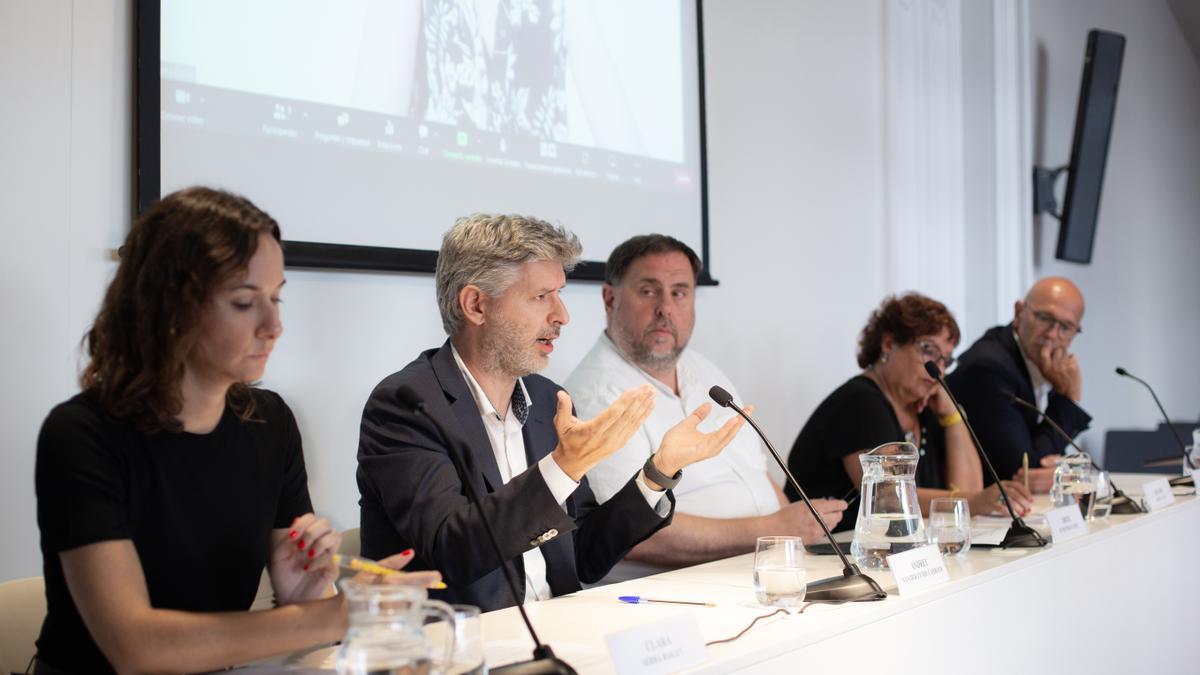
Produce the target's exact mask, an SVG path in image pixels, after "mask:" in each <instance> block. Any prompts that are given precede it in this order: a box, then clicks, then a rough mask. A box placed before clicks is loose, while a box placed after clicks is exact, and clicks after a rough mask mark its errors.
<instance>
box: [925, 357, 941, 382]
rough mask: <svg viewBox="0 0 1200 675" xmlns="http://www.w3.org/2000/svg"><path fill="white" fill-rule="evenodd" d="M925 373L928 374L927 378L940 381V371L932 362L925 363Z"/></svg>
mask: <svg viewBox="0 0 1200 675" xmlns="http://www.w3.org/2000/svg"><path fill="white" fill-rule="evenodd" d="M925 372H927V373H929V376H930V377H932V378H933V379H935V380H940V379H942V371H940V370H938V367H937V364H936V363H934V362H933V361H926V362H925Z"/></svg>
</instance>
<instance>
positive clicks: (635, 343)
mask: <svg viewBox="0 0 1200 675" xmlns="http://www.w3.org/2000/svg"><path fill="white" fill-rule="evenodd" d="M621 342H624V343H625V344H626V345H628V346H629V348H628V349H627V350H626V351H628V352H629V353H628V354H627V356H628V357H629V360H630V361H633V362H634V363H636V364H637V365H638V367H640V368H641V369H642V370H645V371H647V372H651V373H663V372H667V371H669V370H673V369H674V368H675V364H676V363H678V362H679V355H680V354H682V353H683V350H684V349H685V348H687V345H686V344H682V345H678V346H676V347H675V348H674V349H672V350H671V351H670V352H668V353H666V354H655V353H654V350H653V349H652V348H650V347H648V346H647V345H646V343H645V342H642V341H641V340H635V339H631V336H630V335H627V334H625V332H624V331H622V332H621Z"/></svg>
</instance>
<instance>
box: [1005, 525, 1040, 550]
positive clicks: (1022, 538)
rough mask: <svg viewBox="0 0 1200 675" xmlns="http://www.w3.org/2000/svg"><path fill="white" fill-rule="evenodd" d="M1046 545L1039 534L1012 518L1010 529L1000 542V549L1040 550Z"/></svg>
mask: <svg viewBox="0 0 1200 675" xmlns="http://www.w3.org/2000/svg"><path fill="white" fill-rule="evenodd" d="M1047 543H1049V542H1047V541H1046V538H1045V537H1043V536H1042V535H1041V533H1039V532H1038V531H1037V530H1035V529H1033V528H1032V527H1030V526H1028V525H1026V524H1025V521H1023V520H1021V519H1020V518H1014V519H1013V524H1012V527H1010V528H1008V533H1007V534H1005V535H1004V541H1002V542H1000V548H1041V547H1042V546H1045V545H1046V544H1047Z"/></svg>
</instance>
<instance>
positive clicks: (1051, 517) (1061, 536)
mask: <svg viewBox="0 0 1200 675" xmlns="http://www.w3.org/2000/svg"><path fill="white" fill-rule="evenodd" d="M1046 522H1048V523H1050V539H1051V540H1053V541H1054V543H1056V544H1061V543H1062V542H1064V541H1070V540H1072V539H1074V538H1076V537H1082V536H1083V535H1085V534H1087V532H1088V527H1087V523H1085V522H1083V512H1082V511H1080V510H1079V507H1078V506H1076V505H1075V504H1069V505H1067V506H1060V507H1058V508H1057V509H1052V510H1050V511H1047V512H1046Z"/></svg>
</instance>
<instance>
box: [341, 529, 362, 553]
mask: <svg viewBox="0 0 1200 675" xmlns="http://www.w3.org/2000/svg"><path fill="white" fill-rule="evenodd" d="M361 550H362V547H361V546H360V545H359V538H358V528H357V527H352V528H350V529H348V530H342V545H341V546H339V547H338V553H341V554H342V555H353V556H357V555H359V551H361Z"/></svg>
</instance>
